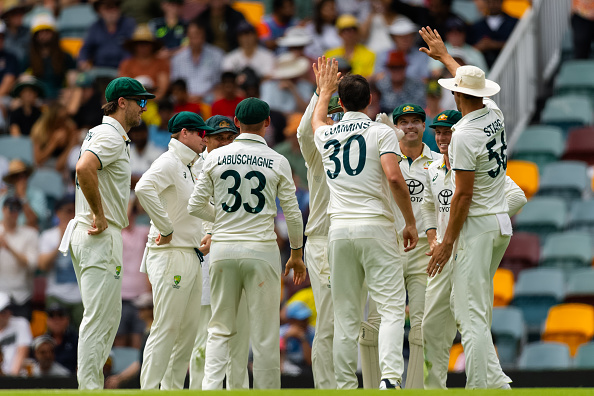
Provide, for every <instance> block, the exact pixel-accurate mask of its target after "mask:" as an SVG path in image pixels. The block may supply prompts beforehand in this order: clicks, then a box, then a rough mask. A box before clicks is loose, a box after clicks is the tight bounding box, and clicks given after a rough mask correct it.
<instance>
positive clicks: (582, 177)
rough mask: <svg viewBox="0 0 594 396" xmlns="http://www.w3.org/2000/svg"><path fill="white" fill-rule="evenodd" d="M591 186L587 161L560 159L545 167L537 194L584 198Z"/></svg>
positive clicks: (569, 199) (568, 198) (573, 198)
mask: <svg viewBox="0 0 594 396" xmlns="http://www.w3.org/2000/svg"><path fill="white" fill-rule="evenodd" d="M589 188H590V179H589V178H588V166H587V165H586V163H585V162H581V161H559V162H553V163H552V164H549V165H547V166H546V167H545V169H544V172H543V174H542V178H541V179H540V185H539V187H538V193H537V195H538V196H541V197H559V198H562V199H565V200H568V201H575V200H578V199H582V197H583V195H584V193H586V192H587V191H588V190H589Z"/></svg>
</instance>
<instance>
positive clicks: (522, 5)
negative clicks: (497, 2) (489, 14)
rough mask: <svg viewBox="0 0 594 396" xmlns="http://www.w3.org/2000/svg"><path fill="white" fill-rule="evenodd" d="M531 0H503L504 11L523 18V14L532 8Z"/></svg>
mask: <svg viewBox="0 0 594 396" xmlns="http://www.w3.org/2000/svg"><path fill="white" fill-rule="evenodd" d="M530 3H531V2H530V1H529V0H503V12H505V13H506V14H507V15H509V16H512V17H514V18H518V19H520V18H522V15H524V13H525V12H526V10H528V8H530Z"/></svg>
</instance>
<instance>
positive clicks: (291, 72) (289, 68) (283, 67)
mask: <svg viewBox="0 0 594 396" xmlns="http://www.w3.org/2000/svg"><path fill="white" fill-rule="evenodd" d="M309 67H310V63H309V59H307V58H306V57H304V56H297V55H295V54H294V53H292V52H285V53H284V54H281V55H280V56H279V57H278V59H277V62H276V68H275V69H274V71H273V72H272V78H274V79H277V80H286V79H290V78H296V77H300V76H302V75H304V74H305V73H307V71H308V70H309Z"/></svg>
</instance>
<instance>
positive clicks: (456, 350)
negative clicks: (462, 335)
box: [448, 343, 464, 372]
mask: <svg viewBox="0 0 594 396" xmlns="http://www.w3.org/2000/svg"><path fill="white" fill-rule="evenodd" d="M462 353H464V347H462V344H460V343H457V344H454V345H452V348H451V349H450V360H449V362H448V371H450V372H455V371H456V369H455V368H456V362H457V361H458V358H459V357H460V355H461V354H462Z"/></svg>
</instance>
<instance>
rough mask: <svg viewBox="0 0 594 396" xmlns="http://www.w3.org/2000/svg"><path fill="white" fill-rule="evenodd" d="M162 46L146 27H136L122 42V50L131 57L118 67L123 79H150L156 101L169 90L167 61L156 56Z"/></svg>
mask: <svg viewBox="0 0 594 396" xmlns="http://www.w3.org/2000/svg"><path fill="white" fill-rule="evenodd" d="M162 46H163V43H162V42H161V41H160V40H156V39H155V37H154V36H153V33H152V32H151V30H150V28H149V27H148V25H138V26H137V27H136V30H134V34H133V35H132V37H131V38H129V39H128V40H126V41H125V42H124V48H125V49H126V50H127V51H128V52H129V53H130V54H131V55H132V56H131V57H129V58H127V59H124V60H123V61H122V62H121V63H120V67H119V75H120V76H123V77H136V76H148V77H150V78H151V80H152V81H153V82H154V91H152V92H153V93H154V94H155V99H156V100H160V99H161V98H162V97H163V96H164V95H165V94H166V93H167V89H168V88H169V59H166V58H161V57H158V56H157V52H158V51H159V49H160V48H161V47H162Z"/></svg>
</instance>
